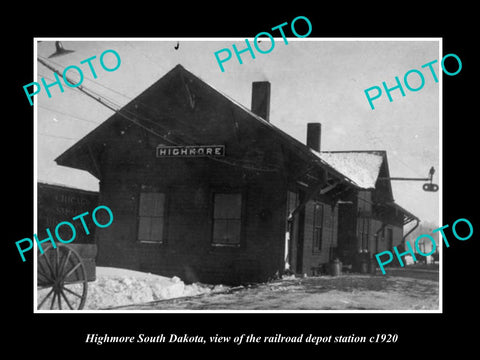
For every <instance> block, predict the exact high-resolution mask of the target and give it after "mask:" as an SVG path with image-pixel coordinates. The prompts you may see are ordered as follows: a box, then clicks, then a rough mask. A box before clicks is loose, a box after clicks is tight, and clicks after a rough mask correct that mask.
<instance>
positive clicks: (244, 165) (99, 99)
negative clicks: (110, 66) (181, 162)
mask: <svg viewBox="0 0 480 360" xmlns="http://www.w3.org/2000/svg"><path fill="white" fill-rule="evenodd" d="M37 61H38V62H40V63H41V64H42V65H44V66H45V67H47V68H48V69H50V70H51V71H53V72H54V73H56V74H57V75H60V76H63V74H60V72H59V71H58V70H57V69H56V68H54V67H53V66H52V65H50V64H48V63H47V62H46V59H42V57H38V58H37ZM64 80H65V79H64ZM67 81H68V82H69V83H71V84H75V82H73V81H72V80H71V79H69V78H68V77H67ZM75 89H77V90H78V91H81V92H82V93H83V94H85V95H87V96H88V97H90V98H92V99H94V100H95V101H97V102H99V103H100V104H102V105H104V106H105V107H107V108H108V109H110V110H112V111H114V112H115V113H116V114H118V115H120V116H122V117H123V118H125V119H126V120H128V121H130V122H132V123H134V124H136V125H137V126H139V127H141V128H142V129H144V130H146V131H147V132H149V133H152V134H153V135H155V136H158V137H160V138H161V139H163V140H164V141H166V142H168V143H170V144H171V145H173V146H182V144H178V143H176V142H175V141H173V140H171V139H169V138H168V135H161V134H159V133H158V132H156V131H155V130H153V129H151V128H149V127H147V126H145V125H143V124H141V123H140V122H139V121H137V120H136V119H132V118H131V117H129V116H127V115H126V114H125V112H130V113H131V114H132V115H133V116H134V117H138V115H137V114H134V113H133V112H131V111H128V110H127V111H125V109H122V108H121V106H120V105H118V104H116V103H115V101H113V100H110V99H107V100H108V101H109V102H111V103H112V104H107V103H106V102H105V98H106V97H105V96H104V95H100V94H98V93H96V92H95V91H93V90H90V89H88V88H87V87H86V86H83V85H78V86H76V87H75ZM144 120H145V121H148V122H150V123H152V124H155V125H157V126H160V127H162V126H161V125H160V124H158V122H154V121H153V120H150V119H148V118H144ZM168 133H169V132H168V129H167V134H168ZM183 136H184V135H183ZM205 157H207V158H209V159H211V160H214V161H217V162H221V163H224V164H227V165H231V166H235V167H241V168H244V169H249V170H253V171H267V172H275V171H278V170H279V169H278V168H276V167H272V168H264V167H258V165H252V164H251V163H247V162H243V163H242V162H240V161H239V162H233V161H229V160H224V159H220V158H216V157H213V156H209V155H206V156H205Z"/></svg>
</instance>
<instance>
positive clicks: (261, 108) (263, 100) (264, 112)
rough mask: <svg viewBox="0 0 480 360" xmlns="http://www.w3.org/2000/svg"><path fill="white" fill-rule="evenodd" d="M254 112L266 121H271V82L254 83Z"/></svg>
mask: <svg viewBox="0 0 480 360" xmlns="http://www.w3.org/2000/svg"><path fill="white" fill-rule="evenodd" d="M252 112H253V113H254V114H256V115H258V116H260V117H261V118H263V119H264V120H266V121H270V119H269V118H270V82H268V81H254V82H253V83H252Z"/></svg>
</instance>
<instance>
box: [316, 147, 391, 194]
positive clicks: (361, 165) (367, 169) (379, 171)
mask: <svg viewBox="0 0 480 360" xmlns="http://www.w3.org/2000/svg"><path fill="white" fill-rule="evenodd" d="M314 153H315V154H316V156H318V157H319V158H321V159H323V161H325V162H326V163H327V164H329V165H330V166H331V167H333V168H335V169H336V170H337V171H338V172H340V173H342V174H344V175H345V176H346V177H348V178H349V179H351V181H352V182H353V184H354V185H355V186H356V187H358V188H360V189H364V190H369V189H370V190H372V189H374V190H376V194H377V195H378V200H379V201H381V202H393V201H394V199H393V191H392V184H391V182H390V180H382V179H380V178H389V177H390V170H389V168H388V160H387V152H386V151H385V150H356V151H321V152H316V151H314Z"/></svg>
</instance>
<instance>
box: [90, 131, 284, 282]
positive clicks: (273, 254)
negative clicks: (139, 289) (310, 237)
mask: <svg viewBox="0 0 480 360" xmlns="http://www.w3.org/2000/svg"><path fill="white" fill-rule="evenodd" d="M137 132H138V130H134V129H132V130H131V134H129V133H128V132H127V133H126V134H125V135H126V136H127V137H126V139H125V140H124V141H118V143H117V144H115V143H112V145H110V147H109V148H108V149H106V151H105V152H104V155H103V159H102V164H103V167H102V173H103V175H104V176H103V179H102V181H101V184H100V201H101V202H102V203H103V204H106V205H107V206H109V207H110V208H111V209H112V212H113V213H114V218H115V220H114V222H113V223H112V225H110V226H109V227H108V228H105V229H97V230H98V231H97V241H98V245H99V251H98V264H99V265H101V266H116V267H125V268H130V269H135V270H140V271H147V272H152V273H156V274H160V275H165V276H174V275H175V276H179V277H180V278H182V280H184V281H186V282H195V281H201V282H207V283H239V282H254V281H263V280H267V279H268V278H270V277H273V276H274V275H275V273H276V272H277V271H281V270H282V268H283V262H282V259H283V247H284V236H285V225H284V222H285V205H286V189H285V184H284V182H283V180H282V178H281V177H279V176H278V175H277V174H276V173H262V172H255V171H250V170H245V169H242V168H240V167H237V166H231V165H227V164H223V163H219V162H216V161H214V160H211V159H207V158H190V159H186V158H173V159H172V158H169V159H164V158H156V157H155V152H154V148H153V151H152V146H142V145H140V146H139V145H138V144H137V146H135V147H133V146H134V144H135V141H134V140H133V139H138V138H139V136H138V135H139V134H138V133H137ZM140 138H141V137H140ZM129 142H130V144H131V145H132V147H129V146H128V143H129ZM126 149H128V151H127V150H126ZM227 150H228V148H227ZM142 186H146V187H148V188H150V189H155V190H156V191H159V192H164V193H166V196H167V198H166V225H165V233H164V234H165V242H164V243H163V244H152V243H140V242H139V241H138V239H137V231H138V223H137V221H138V220H137V218H138V217H137V214H138V198H139V194H140V191H141V189H142ZM225 190H226V191H241V192H242V196H243V197H242V200H243V205H244V208H243V217H242V221H243V222H242V225H243V226H242V229H243V233H242V242H241V246H240V247H215V246H212V226H213V220H212V213H213V192H215V191H225Z"/></svg>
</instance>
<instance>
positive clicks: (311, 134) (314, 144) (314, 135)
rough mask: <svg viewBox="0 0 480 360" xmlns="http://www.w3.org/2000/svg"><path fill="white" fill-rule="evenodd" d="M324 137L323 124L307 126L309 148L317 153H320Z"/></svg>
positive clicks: (309, 124)
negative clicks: (321, 140)
mask: <svg viewBox="0 0 480 360" xmlns="http://www.w3.org/2000/svg"><path fill="white" fill-rule="evenodd" d="M321 136H322V124H320V123H308V124H307V146H308V147H309V148H310V149H313V150H315V151H320V139H321Z"/></svg>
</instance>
